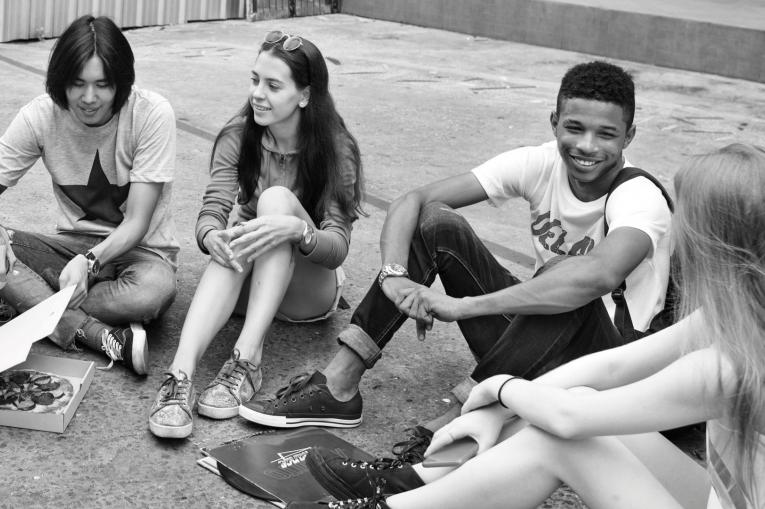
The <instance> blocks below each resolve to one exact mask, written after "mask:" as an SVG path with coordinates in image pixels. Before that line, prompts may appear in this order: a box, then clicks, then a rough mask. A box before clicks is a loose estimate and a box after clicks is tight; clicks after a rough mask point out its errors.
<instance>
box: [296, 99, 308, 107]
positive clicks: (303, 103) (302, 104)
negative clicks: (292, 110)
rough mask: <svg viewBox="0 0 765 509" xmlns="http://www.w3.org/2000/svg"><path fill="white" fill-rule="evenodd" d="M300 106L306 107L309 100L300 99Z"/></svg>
mask: <svg viewBox="0 0 765 509" xmlns="http://www.w3.org/2000/svg"><path fill="white" fill-rule="evenodd" d="M298 106H300V107H301V108H305V107H306V106H308V101H305V100H303V101H300V102H299V103H298Z"/></svg>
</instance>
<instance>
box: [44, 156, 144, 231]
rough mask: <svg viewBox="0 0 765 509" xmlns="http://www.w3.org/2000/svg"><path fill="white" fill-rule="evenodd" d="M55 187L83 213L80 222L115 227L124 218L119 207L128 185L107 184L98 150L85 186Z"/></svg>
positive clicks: (126, 192) (124, 197)
mask: <svg viewBox="0 0 765 509" xmlns="http://www.w3.org/2000/svg"><path fill="white" fill-rule="evenodd" d="M56 186H57V187H58V188H59V189H60V190H61V192H62V193H64V194H65V195H66V197H67V198H69V199H70V200H72V202H74V203H75V204H76V205H77V206H78V207H80V208H81V209H82V211H83V212H84V213H85V215H83V216H82V217H80V218H79V220H80V221H82V220H88V221H103V222H106V223H109V224H112V225H115V226H116V225H118V224H120V223H121V222H122V219H123V218H124V217H125V216H124V215H123V214H122V212H121V211H120V205H122V204H123V203H125V200H126V199H127V195H128V191H129V190H130V183H127V184H125V185H124V186H118V185H115V184H112V183H110V182H109V180H108V179H107V178H106V175H105V174H104V170H103V168H102V167H101V158H100V157H99V156H98V150H96V156H95V157H94V158H93V166H92V167H91V169H90V177H88V183H87V184H86V185H80V186H77V185H72V186H64V185H59V184H56Z"/></svg>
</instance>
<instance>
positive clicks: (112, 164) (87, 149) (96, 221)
mask: <svg viewBox="0 0 765 509" xmlns="http://www.w3.org/2000/svg"><path fill="white" fill-rule="evenodd" d="M39 158H42V160H43V163H44V164H45V168H46V169H47V170H48V172H49V173H50V175H51V178H52V181H53V182H52V183H53V194H54V196H55V198H56V201H57V203H58V205H59V210H60V215H59V217H58V219H57V224H56V230H57V231H59V232H75V233H84V234H93V235H102V236H106V235H109V234H111V232H112V231H114V229H115V228H116V227H117V226H118V225H119V224H120V223H121V222H122V220H123V219H124V214H125V210H126V206H127V195H128V190H129V189H130V184H131V183H132V182H147V183H162V184H163V186H162V193H161V195H160V198H159V201H158V203H157V206H156V209H155V210H154V214H153V215H152V217H151V222H150V224H149V229H148V231H147V232H146V235H145V236H144V237H143V239H141V241H140V242H139V244H138V245H139V246H140V247H142V248H145V249H148V250H150V251H153V252H155V253H157V254H159V255H160V256H162V257H163V258H165V259H167V260H168V261H169V262H170V263H172V264H173V265H176V264H177V253H178V250H179V244H178V241H177V240H176V238H175V224H174V221H173V217H172V214H171V208H170V198H171V194H172V181H173V177H174V172H175V114H174V113H173V109H172V107H171V106H170V103H168V102H167V100H166V99H164V98H163V97H162V96H160V95H158V94H156V93H153V92H150V91H146V90H141V89H138V88H135V87H134V88H133V90H132V91H131V93H130V96H129V97H128V100H127V102H126V103H125V105H124V106H123V107H122V108H121V109H120V111H119V112H118V113H117V114H116V115H114V116H113V117H112V118H111V119H110V120H109V121H108V122H107V123H106V124H104V125H102V126H98V127H89V126H87V125H85V124H83V123H82V122H81V121H79V120H78V119H77V117H75V116H74V114H73V113H72V112H71V111H69V110H64V109H62V108H59V107H58V106H56V105H55V104H54V103H53V101H52V99H51V98H50V96H48V95H47V94H44V95H41V96H39V97H37V98H35V99H33V100H32V101H31V102H29V103H28V104H27V105H26V106H24V107H23V108H21V110H20V111H19V113H18V114H17V115H16V117H15V118H14V119H13V121H12V122H11V124H10V126H9V127H8V129H7V130H6V132H5V134H4V135H3V136H2V138H0V184H2V185H4V186H6V187H11V186H14V185H15V184H16V183H17V182H18V181H19V179H20V178H21V177H22V176H23V175H24V174H25V173H26V172H27V171H28V170H29V169H30V168H31V167H32V166H33V165H34V163H35V162H36V161H37V160H38V159H39Z"/></svg>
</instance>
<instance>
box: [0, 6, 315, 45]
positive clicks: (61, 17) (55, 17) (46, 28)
mask: <svg viewBox="0 0 765 509" xmlns="http://www.w3.org/2000/svg"><path fill="white" fill-rule="evenodd" d="M259 1H261V0H0V42H5V41H12V40H15V39H38V38H44V37H56V36H58V35H60V34H61V32H63V31H64V29H65V28H66V27H67V26H69V23H71V22H72V21H74V20H75V19H76V18H78V17H79V16H82V15H83V14H93V15H95V16H109V17H110V18H112V19H113V20H114V22H115V23H117V25H119V26H120V27H123V28H129V27H141V26H152V25H167V24H172V23H185V22H187V21H203V20H212V19H231V18H244V17H245V11H246V4H247V3H248V2H259ZM295 1H297V2H298V3H301V0H295ZM285 3H286V0H285Z"/></svg>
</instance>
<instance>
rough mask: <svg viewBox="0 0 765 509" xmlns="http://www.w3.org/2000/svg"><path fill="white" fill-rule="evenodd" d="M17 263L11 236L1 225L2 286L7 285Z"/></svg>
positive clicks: (0, 273)
mask: <svg viewBox="0 0 765 509" xmlns="http://www.w3.org/2000/svg"><path fill="white" fill-rule="evenodd" d="M15 263H16V255H15V254H14V253H13V249H12V248H11V238H10V236H9V235H8V232H7V231H6V230H5V228H3V227H2V226H0V288H3V287H4V286H5V283H6V281H7V278H8V274H9V273H10V272H11V271H12V270H13V266H14V264H15Z"/></svg>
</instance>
